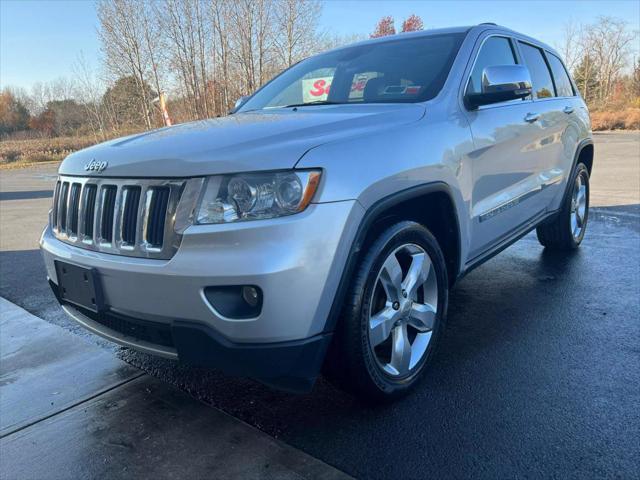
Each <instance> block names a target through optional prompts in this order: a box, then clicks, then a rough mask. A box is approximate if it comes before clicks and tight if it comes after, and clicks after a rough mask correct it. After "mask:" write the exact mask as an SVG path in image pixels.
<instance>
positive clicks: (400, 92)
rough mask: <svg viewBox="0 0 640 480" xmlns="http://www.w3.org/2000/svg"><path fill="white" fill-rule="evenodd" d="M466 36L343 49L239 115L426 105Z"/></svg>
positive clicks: (282, 81) (310, 64) (310, 62)
mask: <svg viewBox="0 0 640 480" xmlns="http://www.w3.org/2000/svg"><path fill="white" fill-rule="evenodd" d="M464 35H465V34H464V33H453V34H441V35H429V36H423V37H418V38H412V39H402V40H390V41H386V42H380V43H369V44H364V45H356V46H353V47H347V48H342V49H340V50H336V51H333V52H328V53H325V54H321V55H317V56H315V57H311V58H308V59H306V60H303V61H302V62H300V63H298V64H297V65H294V66H293V67H291V68H290V69H288V70H286V71H285V72H284V73H282V75H280V76H278V77H277V78H275V79H274V80H273V81H272V82H270V83H268V84H267V85H266V86H265V87H264V88H263V89H262V90H260V91H258V92H257V93H256V94H255V95H254V96H253V97H251V98H250V99H249V100H248V101H247V102H246V103H245V104H244V105H243V106H242V107H241V108H240V110H239V111H240V112H242V111H247V110H257V109H263V108H277V107H282V106H286V105H292V104H307V103H313V102H318V101H320V102H323V101H324V102H331V103H376V102H379V103H393V102H422V101H425V100H429V99H430V98H433V97H435V96H436V95H437V94H438V92H439V91H440V89H441V88H442V86H443V85H444V82H445V80H446V78H447V75H448V74H449V69H450V68H451V65H452V63H453V60H454V59H455V56H456V54H457V53H458V49H459V47H460V44H461V43H462V40H463V39H464Z"/></svg>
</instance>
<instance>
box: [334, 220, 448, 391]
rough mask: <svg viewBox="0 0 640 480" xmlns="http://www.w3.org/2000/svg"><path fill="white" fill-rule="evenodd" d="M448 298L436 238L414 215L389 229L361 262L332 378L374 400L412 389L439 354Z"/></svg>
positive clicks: (338, 334)
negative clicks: (437, 351) (434, 355)
mask: <svg viewBox="0 0 640 480" xmlns="http://www.w3.org/2000/svg"><path fill="white" fill-rule="evenodd" d="M447 301H448V283H447V272H446V267H445V260H444V257H443V254H442V251H441V249H440V246H439V245H438V242H437V240H436V239H435V237H434V236H433V235H432V234H431V233H430V232H429V231H428V230H427V229H426V228H424V227H423V226H421V225H419V224H417V223H414V222H408V221H404V222H400V223H397V224H395V225H393V226H391V227H390V228H388V229H386V230H385V231H384V232H382V233H381V234H380V235H379V236H378V238H377V239H376V240H375V241H374V242H373V243H371V245H370V247H369V248H368V250H367V251H366V253H365V254H364V255H363V258H362V260H361V261H360V264H359V266H358V269H357V272H356V275H355V279H354V282H353V283H352V287H351V291H350V294H349V296H348V297H347V303H346V305H345V308H344V311H343V315H342V318H341V319H340V323H339V325H338V331H337V332H336V338H335V339H334V344H333V345H332V351H331V352H330V355H332V358H330V365H331V368H330V377H332V378H334V379H337V380H338V381H339V383H340V385H341V386H343V387H346V388H347V389H349V390H351V391H353V392H354V393H356V394H357V395H358V396H360V397H361V398H363V399H365V400H369V401H385V400H391V399H394V398H396V397H398V396H401V395H403V394H405V393H406V392H408V391H409V390H410V389H411V388H412V387H413V386H414V385H415V384H416V383H417V382H418V380H419V379H420V378H421V376H422V375H423V373H424V370H425V368H426V367H427V365H428V363H429V361H430V359H431V357H432V356H433V352H434V348H435V345H436V343H437V341H438V337H439V336H440V334H441V332H442V330H443V326H444V320H445V315H446V310H447Z"/></svg>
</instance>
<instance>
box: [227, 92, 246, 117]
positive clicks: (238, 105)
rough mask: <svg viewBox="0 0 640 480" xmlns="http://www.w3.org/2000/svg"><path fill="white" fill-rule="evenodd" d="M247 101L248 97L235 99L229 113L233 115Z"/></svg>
mask: <svg viewBox="0 0 640 480" xmlns="http://www.w3.org/2000/svg"><path fill="white" fill-rule="evenodd" d="M247 100H249V95H243V96H241V97H240V98H239V99H237V100H236V103H235V104H234V105H233V110H232V111H231V113H235V112H236V111H237V110H238V109H239V108H240V107H241V106H242V105H243V104H244V102H246V101H247Z"/></svg>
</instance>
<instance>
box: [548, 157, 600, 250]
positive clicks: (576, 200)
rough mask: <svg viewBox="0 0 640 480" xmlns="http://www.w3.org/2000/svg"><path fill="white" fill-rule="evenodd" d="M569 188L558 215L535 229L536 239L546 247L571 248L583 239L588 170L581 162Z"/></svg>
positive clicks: (586, 211)
mask: <svg viewBox="0 0 640 480" xmlns="http://www.w3.org/2000/svg"><path fill="white" fill-rule="evenodd" d="M569 188H571V190H570V192H569V194H568V195H567V196H566V198H565V200H564V203H563V205H562V208H561V210H560V212H559V213H558V215H556V216H555V217H554V218H553V220H551V221H548V222H545V223H543V224H542V225H540V226H539V227H538V228H537V230H536V233H537V235H538V240H539V241H540V243H541V244H542V245H544V246H545V247H547V248H551V249H557V250H573V249H575V248H578V246H579V245H580V243H581V242H582V240H583V239H584V234H585V232H586V229H587V221H588V219H589V170H588V169H587V167H586V166H585V165H584V164H583V163H579V164H578V165H577V166H576V170H575V172H574V174H573V177H572V179H571V180H570V182H569Z"/></svg>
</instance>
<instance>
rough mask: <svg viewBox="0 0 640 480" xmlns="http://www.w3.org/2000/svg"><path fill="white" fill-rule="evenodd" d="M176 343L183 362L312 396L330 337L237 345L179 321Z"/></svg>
mask: <svg viewBox="0 0 640 480" xmlns="http://www.w3.org/2000/svg"><path fill="white" fill-rule="evenodd" d="M171 330H172V332H173V342H174V344H175V347H176V350H177V351H178V358H179V359H180V361H183V362H185V363H188V364H191V365H197V366H203V367H212V368H218V369H220V370H222V371H223V372H225V373H228V374H230V375H237V376H247V377H252V378H256V379H258V380H260V381H263V382H264V383H267V384H269V385H273V386H276V387H277V388H280V389H282V390H287V391H292V392H297V393H301V392H308V391H310V390H311V388H312V387H313V384H314V383H315V380H316V377H317V376H318V373H319V372H320V368H321V367H322V362H323V361H324V357H325V353H326V351H327V347H328V346H329V343H330V341H331V335H330V334H322V335H317V336H315V337H310V338H307V339H304V340H296V341H291V342H278V343H266V344H264V343H234V342H230V341H229V340H227V339H226V338H224V337H223V336H221V335H220V334H219V333H217V332H216V331H215V330H213V329H211V328H208V327H207V326H205V325H202V324H199V323H195V322H185V321H181V320H178V321H175V322H174V323H173V326H172V329H171Z"/></svg>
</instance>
